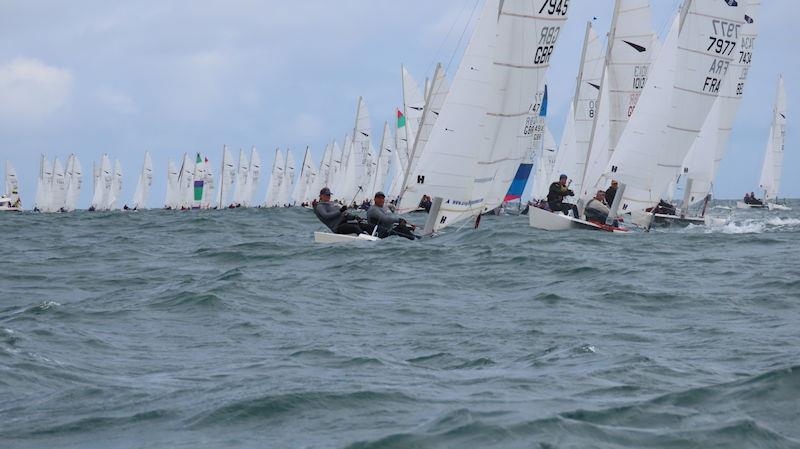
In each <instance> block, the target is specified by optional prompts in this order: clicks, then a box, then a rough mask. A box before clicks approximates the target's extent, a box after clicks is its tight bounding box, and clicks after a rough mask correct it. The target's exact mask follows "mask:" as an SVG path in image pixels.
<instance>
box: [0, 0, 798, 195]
mask: <svg viewBox="0 0 800 449" xmlns="http://www.w3.org/2000/svg"><path fill="white" fill-rule="evenodd" d="M477 1H481V0H477ZM475 2H476V0H436V1H432V0H405V1H402V2H397V1H393V0H342V1H337V2H333V1H330V0H293V1H278V0H263V1H256V0H229V1H224V2H223V1H215V2H203V1H188V0H185V1H167V2H165V1H137V2H121V1H108V0H102V1H101V0H84V1H80V2H63V1H38V0H20V1H10V0H0V160H5V159H8V160H10V161H11V162H12V163H13V164H14V165H15V166H16V168H17V171H18V173H19V177H20V178H21V182H22V195H23V201H24V204H25V206H26V207H32V206H33V199H34V193H35V186H36V176H37V173H38V161H39V155H40V154H41V153H45V154H46V155H47V156H49V157H53V156H59V157H60V158H61V160H62V162H63V161H64V160H65V159H66V156H67V155H68V154H69V153H71V152H75V153H77V154H78V155H79V157H80V159H81V162H82V163H83V166H84V171H85V173H87V176H86V178H85V180H84V181H85V185H86V186H87V187H88V188H85V189H84V192H83V195H82V200H81V203H80V207H85V206H86V204H87V203H88V200H89V198H90V196H91V193H90V192H89V190H90V189H91V179H90V176H89V175H88V174H89V173H90V171H91V170H90V168H91V165H92V160H96V159H98V158H99V156H100V154H102V153H104V152H107V153H109V154H110V155H111V156H112V157H116V158H119V159H121V161H122V164H123V171H124V173H125V184H124V189H123V199H124V202H130V197H131V196H132V195H133V190H134V188H135V183H136V177H137V175H138V171H139V170H140V167H141V163H142V158H143V154H144V150H145V149H149V150H150V151H151V153H152V154H153V159H154V162H155V164H156V167H155V168H156V174H155V176H156V179H155V182H154V188H153V196H152V198H151V201H150V203H151V205H152V206H160V205H161V204H162V202H163V195H164V191H165V184H166V164H167V158H168V157H170V158H172V159H173V160H179V159H180V158H181V156H182V154H183V152H190V153H194V152H198V151H199V152H202V153H204V154H206V155H207V156H208V157H209V158H210V159H211V160H212V162H214V164H215V165H214V166H215V170H216V171H217V172H218V171H219V169H218V163H219V159H220V154H221V148H222V145H223V144H228V145H229V146H230V147H231V148H232V149H233V150H238V149H239V148H240V147H241V148H245V149H249V148H250V146H252V145H256V146H257V148H258V149H259V151H260V153H261V157H262V160H263V161H264V165H265V167H264V173H265V176H264V177H263V178H262V183H261V184H262V185H261V188H260V189H259V190H258V194H257V200H258V201H259V202H260V201H262V200H263V197H264V193H265V191H266V181H267V179H266V178H268V173H269V170H270V167H271V165H272V159H273V155H274V149H275V148H276V147H282V148H285V147H290V148H292V149H293V150H294V152H295V158H296V159H301V158H302V152H303V151H304V149H305V147H306V145H311V146H312V149H313V151H314V154H315V157H316V161H317V162H319V157H320V155H321V153H322V151H323V150H324V146H325V144H326V143H327V142H329V141H330V140H332V139H338V140H339V141H340V142H341V140H342V139H343V137H344V135H345V133H348V132H351V131H352V128H353V121H354V115H355V107H356V101H357V99H358V96H359V95H363V96H364V97H365V99H366V101H367V104H368V106H369V108H370V111H371V115H372V119H373V123H372V124H373V128H374V132H373V136H377V137H376V140H377V139H378V138H379V137H380V131H381V130H382V126H383V122H384V121H385V120H393V114H394V110H395V108H396V107H398V106H400V104H401V100H402V93H401V90H400V64H401V63H404V64H406V66H407V67H408V68H409V70H410V71H411V72H412V74H414V76H415V77H417V78H418V81H420V82H422V81H423V80H424V78H425V76H426V75H429V74H430V73H431V72H432V71H433V68H434V64H435V63H436V62H437V61H442V62H443V63H444V64H445V65H448V63H450V62H451V60H452V63H450V70H449V75H450V76H452V74H453V72H455V69H456V66H457V63H458V59H459V58H460V52H461V48H463V43H464V42H465V40H466V39H467V38H468V34H469V33H468V30H469V28H468V25H467V22H468V19H469V16H470V13H471V12H472V10H473V7H474V5H475ZM653 3H654V8H653V9H654V17H653V27H654V29H656V31H658V32H659V33H661V34H662V35H663V33H664V32H665V31H666V24H667V23H668V21H669V17H670V15H671V14H673V13H674V11H676V10H677V7H678V4H679V2H678V0H653ZM612 7H613V1H612V0H572V1H571V2H570V11H569V20H568V22H567V25H566V29H565V30H564V32H563V33H562V36H561V40H560V41H559V46H558V48H557V49H556V54H555V56H554V58H553V61H552V67H551V69H550V73H549V74H548V78H549V80H550V81H549V86H550V111H549V112H550V117H549V126H550V127H551V128H552V130H553V134H554V135H555V136H556V138H559V136H560V135H561V130H562V128H563V121H564V116H565V113H566V110H567V107H568V106H567V105H568V102H569V101H570V97H571V95H572V90H573V89H574V77H575V72H576V71H577V65H578V59H579V57H580V51H581V43H582V39H583V33H584V26H585V22H586V20H591V19H592V18H594V17H596V18H597V20H596V26H597V27H598V28H597V29H598V30H600V32H601V33H604V32H605V30H607V27H608V21H609V19H610V15H611V12H612ZM798 17H800V3H798V2H797V1H796V0H766V1H764V5H763V6H762V10H761V14H760V18H758V20H759V23H760V26H759V32H760V36H759V39H758V42H757V44H756V51H755V56H754V61H753V69H752V71H751V72H750V78H749V80H748V85H747V88H746V91H745V97H744V101H743V102H742V107H741V109H740V111H739V115H738V118H737V121H736V125H735V130H734V133H733V136H732V140H731V142H730V144H729V151H728V156H727V157H726V159H725V161H724V162H723V163H722V167H721V172H720V175H719V179H718V182H717V187H716V189H715V194H716V196H717V197H718V198H738V197H740V196H741V194H742V193H743V192H744V191H745V190H747V191H749V190H756V189H757V187H758V177H759V171H760V166H761V159H762V157H763V150H764V147H765V144H766V139H767V134H768V131H769V122H770V116H771V111H772V103H773V100H774V91H775V82H776V78H777V76H778V74H779V73H783V74H784V76H785V78H786V88H787V91H788V97H789V101H788V104H789V114H788V115H789V128H788V142H787V145H786V149H787V151H786V159H785V175H784V178H783V186H782V188H781V196H791V197H798V196H800V176H797V167H799V166H800V154H798V153H800V147H798V145H797V142H798V140H797V139H798V137H797V136H800V131H798V126H797V120H796V119H795V117H796V116H795V115H794V113H793V110H794V107H793V105H795V104H796V103H797V102H796V101H794V100H795V99H797V98H798V95H800V86H798V83H797V80H798V75H797V68H798V65H799V64H800V62H798V58H797V49H796V42H795V41H796V39H795V38H794V37H791V36H793V34H792V32H791V30H793V29H794V27H795V26H797V24H796V19H797V18H798ZM465 31H466V34H467V36H465V37H464V39H463V40H460V38H461V36H462V33H463V32H465ZM459 42H461V45H460V46H459V45H458V44H459ZM375 145H376V146H377V145H378V142H377V141H376V143H375ZM120 205H121V204H120Z"/></svg>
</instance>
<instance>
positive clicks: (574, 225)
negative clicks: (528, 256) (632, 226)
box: [528, 207, 628, 233]
mask: <svg viewBox="0 0 800 449" xmlns="http://www.w3.org/2000/svg"><path fill="white" fill-rule="evenodd" d="M528 219H529V220H530V225H531V227H533V228H536V229H541V230H544V231H566V230H568V229H589V230H593V231H608V232H614V233H627V232H628V231H627V230H624V229H621V228H604V227H602V226H600V225H597V224H595V223H592V222H589V221H586V220H581V219H578V218H573V217H570V216H567V215H564V214H562V213H553V212H550V211H546V210H544V209H540V208H538V207H531V208H530V210H529V212H528Z"/></svg>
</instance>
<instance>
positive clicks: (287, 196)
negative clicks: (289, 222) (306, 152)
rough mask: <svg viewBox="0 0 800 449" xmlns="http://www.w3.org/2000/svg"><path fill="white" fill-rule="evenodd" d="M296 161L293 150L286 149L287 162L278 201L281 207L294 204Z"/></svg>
mask: <svg viewBox="0 0 800 449" xmlns="http://www.w3.org/2000/svg"><path fill="white" fill-rule="evenodd" d="M296 168H297V167H296V166H295V163H294V156H293V155H292V150H290V149H288V148H287V149H286V164H285V165H284V167H283V179H282V180H281V189H280V192H281V193H280V200H279V201H278V206H279V207H284V206H291V205H293V204H294V198H292V189H293V188H294V183H295V180H296V176H295V170H296Z"/></svg>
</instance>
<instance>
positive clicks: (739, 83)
mask: <svg viewBox="0 0 800 449" xmlns="http://www.w3.org/2000/svg"><path fill="white" fill-rule="evenodd" d="M760 6H761V3H760V0H750V1H749V2H748V3H747V5H746V6H745V16H744V18H745V22H744V24H743V25H742V27H741V30H740V31H739V36H740V39H739V44H738V49H739V50H738V51H737V52H735V53H734V55H736V54H738V56H737V57H735V58H734V60H733V61H732V62H731V64H730V66H729V67H726V68H725V72H726V73H725V79H724V81H723V83H722V87H721V88H720V92H719V97H718V98H717V101H716V102H715V103H714V107H713V109H712V110H711V112H710V113H709V114H708V118H707V119H706V122H705V124H704V125H703V128H702V129H701V130H700V134H699V135H698V137H697V139H696V140H695V141H694V144H693V145H692V148H691V150H689V154H688V155H687V156H686V159H685V160H684V162H683V169H682V170H681V174H682V175H683V176H684V177H686V188H685V195H684V206H683V208H684V210H686V209H687V208H688V206H690V205H692V204H695V203H697V202H700V201H703V200H704V199H706V197H707V196H708V194H709V193H710V192H711V189H712V187H713V182H714V179H715V178H716V174H717V170H718V169H719V164H720V162H721V161H722V158H723V157H724V156H725V150H726V148H727V144H728V140H729V138H730V135H731V131H732V130H733V122H734V120H735V119H736V113H737V112H738V110H739V106H740V104H741V99H742V95H743V93H744V88H745V83H746V82H747V75H748V73H749V71H750V63H751V61H752V57H753V50H754V44H755V41H756V37H757V35H758V15H759V14H758V12H759V7H760Z"/></svg>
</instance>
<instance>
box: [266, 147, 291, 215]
mask: <svg viewBox="0 0 800 449" xmlns="http://www.w3.org/2000/svg"><path fill="white" fill-rule="evenodd" d="M285 165H286V163H285V162H284V159H283V153H282V152H281V150H280V148H276V149H275V158H274V159H273V161H272V173H271V175H270V178H269V185H268V186H267V198H266V200H265V201H264V205H265V206H266V207H281V206H283V205H282V204H281V203H280V202H281V188H282V186H283V175H284V173H283V171H284V169H285V168H286V167H285Z"/></svg>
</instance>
